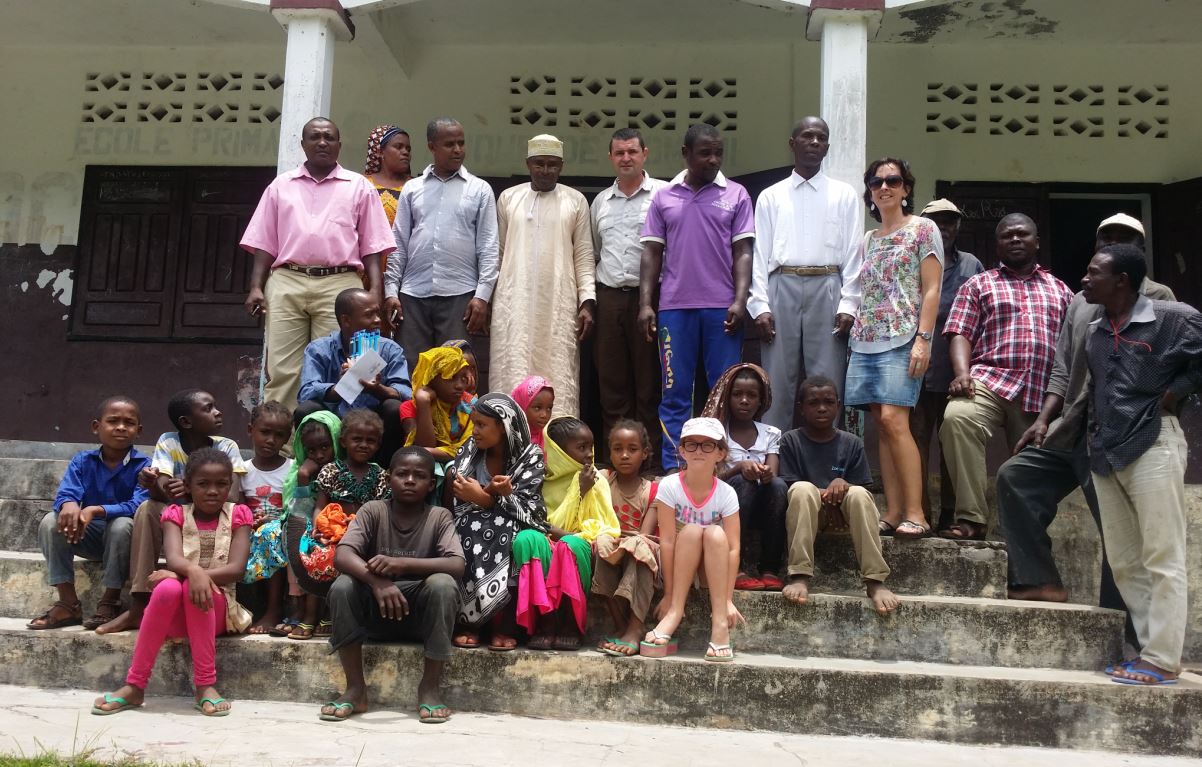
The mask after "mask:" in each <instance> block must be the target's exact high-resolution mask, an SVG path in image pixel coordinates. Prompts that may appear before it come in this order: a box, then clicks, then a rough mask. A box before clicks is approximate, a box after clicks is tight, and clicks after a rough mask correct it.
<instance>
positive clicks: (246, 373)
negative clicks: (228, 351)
mask: <svg viewBox="0 0 1202 767" xmlns="http://www.w3.org/2000/svg"><path fill="white" fill-rule="evenodd" d="M237 370H238V381H237V383H236V384H235V386H234V391H235V397H236V398H237V400H238V405H239V406H240V407H241V408H242V409H243V410H245V411H246V412H248V413H249V412H250V411H251V410H252V409H253V408H254V406H255V405H257V404H259V379H260V377H261V374H262V370H263V358H262V357H261V356H259V355H250V354H243V355H242V356H240V357H239V358H238V368H237Z"/></svg>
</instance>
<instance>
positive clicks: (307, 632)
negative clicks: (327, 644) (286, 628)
mask: <svg viewBox="0 0 1202 767" xmlns="http://www.w3.org/2000/svg"><path fill="white" fill-rule="evenodd" d="M288 638H289V639H295V640H297V641H298V642H304V641H306V640H308V639H312V638H313V624H312V623H298V624H296V625H295V626H293V627H292V631H290V632H288Z"/></svg>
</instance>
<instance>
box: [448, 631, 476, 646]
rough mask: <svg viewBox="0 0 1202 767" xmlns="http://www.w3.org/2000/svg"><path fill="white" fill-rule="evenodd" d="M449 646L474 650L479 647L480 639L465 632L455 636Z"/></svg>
mask: <svg viewBox="0 0 1202 767" xmlns="http://www.w3.org/2000/svg"><path fill="white" fill-rule="evenodd" d="M451 644H453V645H455V646H456V647H460V648H462V649H464V650H474V649H476V648H477V647H479V646H480V637H479V636H477V635H475V634H469V633H467V632H466V631H465V632H463V633H462V634H456V635H455V638H454V639H452V640H451Z"/></svg>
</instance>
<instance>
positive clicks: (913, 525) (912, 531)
mask: <svg viewBox="0 0 1202 767" xmlns="http://www.w3.org/2000/svg"><path fill="white" fill-rule="evenodd" d="M930 535H931V528H929V527H927V526H926V525H920V524H918V523H917V522H911V521H910V520H908V519H907V520H903V521H902V523H901V524H900V525H898V526H897V527H895V528H894V529H893V537H894V538H908V539H912V540H916V539H918V538H928V537H930Z"/></svg>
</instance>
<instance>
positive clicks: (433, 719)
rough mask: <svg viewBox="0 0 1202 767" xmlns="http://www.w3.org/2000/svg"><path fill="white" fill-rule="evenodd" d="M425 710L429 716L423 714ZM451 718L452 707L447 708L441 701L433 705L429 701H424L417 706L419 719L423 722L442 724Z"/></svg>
mask: <svg viewBox="0 0 1202 767" xmlns="http://www.w3.org/2000/svg"><path fill="white" fill-rule="evenodd" d="M423 711H424V712H425V713H427V714H429V716H422V712H423ZM440 711H444V712H446V713H442V714H440V713H439V712H440ZM450 718H451V709H449V708H447V707H446V706H444V705H442V704H441V703H439V704H437V705H434V706H431V705H430V704H429V703H423V704H421V705H420V706H418V707H417V721H419V722H421V723H422V724H442V723H443V722H445V721H447V720H448V719H450Z"/></svg>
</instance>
